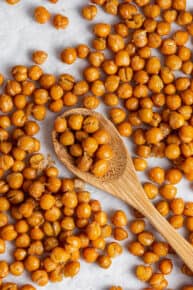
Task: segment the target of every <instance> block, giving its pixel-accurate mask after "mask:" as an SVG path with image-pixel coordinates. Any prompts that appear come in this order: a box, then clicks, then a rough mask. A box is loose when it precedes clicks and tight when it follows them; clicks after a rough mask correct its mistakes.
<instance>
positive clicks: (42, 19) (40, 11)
mask: <svg viewBox="0 0 193 290" xmlns="http://www.w3.org/2000/svg"><path fill="white" fill-rule="evenodd" d="M50 17H51V15H50V13H49V11H48V10H47V9H46V8H45V7H43V6H38V7H36V9H35V10H34V18H35V21H36V22H38V23H39V24H44V23H46V22H48V21H49V20H50Z"/></svg>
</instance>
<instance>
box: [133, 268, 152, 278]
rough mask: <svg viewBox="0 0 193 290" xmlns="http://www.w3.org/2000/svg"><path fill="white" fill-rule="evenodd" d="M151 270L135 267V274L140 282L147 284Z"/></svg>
mask: <svg viewBox="0 0 193 290" xmlns="http://www.w3.org/2000/svg"><path fill="white" fill-rule="evenodd" d="M152 273H153V271H152V268H151V266H143V265H140V266H137V267H136V270H135V274H136V276H137V278H138V279H139V280H140V281H144V282H147V281H148V280H149V279H150V278H151V276H152Z"/></svg>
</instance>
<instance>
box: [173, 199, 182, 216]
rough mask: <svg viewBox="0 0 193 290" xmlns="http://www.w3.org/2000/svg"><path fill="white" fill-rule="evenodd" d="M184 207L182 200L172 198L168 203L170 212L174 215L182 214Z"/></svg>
mask: <svg viewBox="0 0 193 290" xmlns="http://www.w3.org/2000/svg"><path fill="white" fill-rule="evenodd" d="M184 206H185V204H184V201H183V199H182V198H174V199H173V200H171V202H170V208H171V210H172V212H173V213H174V215H181V214H183V211H184Z"/></svg>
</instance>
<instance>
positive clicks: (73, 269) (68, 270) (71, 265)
mask: <svg viewBox="0 0 193 290" xmlns="http://www.w3.org/2000/svg"><path fill="white" fill-rule="evenodd" d="M79 271H80V262H78V261H72V262H68V263H67V264H66V265H65V266H64V276H65V277H74V276H75V275H77V274H78V272H79Z"/></svg>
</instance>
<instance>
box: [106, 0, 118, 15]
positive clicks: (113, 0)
mask: <svg viewBox="0 0 193 290" xmlns="http://www.w3.org/2000/svg"><path fill="white" fill-rule="evenodd" d="M118 5H119V1H118V0H107V1H106V2H105V3H104V10H105V12H106V13H108V14H112V15H117V10H118Z"/></svg>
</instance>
